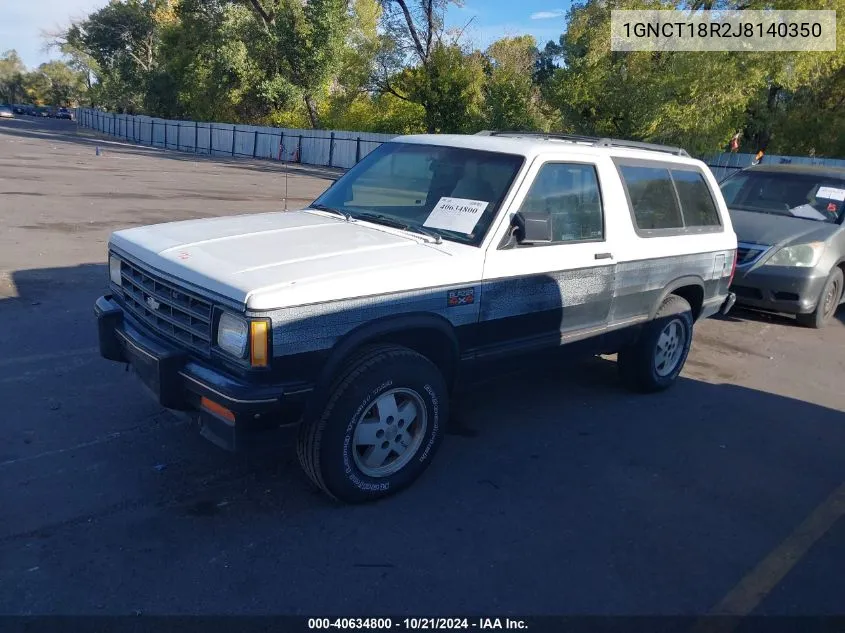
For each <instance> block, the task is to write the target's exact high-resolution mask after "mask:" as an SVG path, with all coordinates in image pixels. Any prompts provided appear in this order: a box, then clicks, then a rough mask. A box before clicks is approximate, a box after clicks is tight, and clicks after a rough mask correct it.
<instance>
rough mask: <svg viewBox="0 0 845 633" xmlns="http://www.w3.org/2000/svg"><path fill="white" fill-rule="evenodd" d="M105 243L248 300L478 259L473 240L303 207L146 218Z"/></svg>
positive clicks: (398, 285) (325, 291)
mask: <svg viewBox="0 0 845 633" xmlns="http://www.w3.org/2000/svg"><path fill="white" fill-rule="evenodd" d="M110 243H111V245H112V247H113V248H114V249H115V250H117V251H123V252H124V253H126V254H128V255H130V256H132V257H134V258H136V259H138V260H140V261H141V262H142V263H144V264H146V265H148V266H150V267H152V268H154V269H156V270H158V271H159V272H161V273H164V275H165V276H169V277H171V278H174V279H175V280H177V281H183V282H187V283H188V284H189V285H191V286H194V287H196V288H198V289H199V290H201V291H202V290H204V291H206V292H211V293H214V294H217V295H222V296H224V297H226V298H228V299H230V300H232V301H234V302H236V303H239V304H243V305H244V306H245V307H246V308H247V309H251V310H270V309H274V308H282V307H288V306H294V305H304V304H310V303H318V302H324V301H332V300H337V299H344V298H354V297H360V296H367V295H373V294H380V293H386V292H395V291H399V290H404V289H407V288H409V287H411V288H413V287H430V286H435V285H445V284H450V283H462V282H464V281H469V280H477V279H479V278H480V276H481V267H482V266H483V258H482V255H481V252H480V249H477V248H475V247H471V246H465V245H460V244H455V243H448V242H444V243H443V244H442V245H435V244H432V243H427V242H426V241H425V238H422V237H421V238H419V239H418V238H417V237H416V236H413V235H409V234H406V233H403V232H401V231H397V230H395V229H391V228H387V227H381V226H377V225H373V224H370V223H367V222H358V221H351V222H347V221H345V220H344V219H343V218H340V217H337V218H336V217H333V216H327V215H323V214H320V213H317V212H313V211H308V210H303V211H285V212H276V213H258V214H250V215H238V216H226V217H217V218H207V219H201V220H188V221H183V222H169V223H166V224H155V225H151V226H143V227H137V228H131V229H126V230H123V231H118V232H116V233H114V234H112V238H111V242H110ZM417 279H418V280H420V281H419V282H416V281H414V280H417Z"/></svg>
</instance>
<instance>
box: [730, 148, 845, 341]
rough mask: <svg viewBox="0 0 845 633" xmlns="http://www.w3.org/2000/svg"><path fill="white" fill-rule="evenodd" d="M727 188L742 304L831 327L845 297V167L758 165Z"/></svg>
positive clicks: (736, 284) (737, 287) (737, 289)
mask: <svg viewBox="0 0 845 633" xmlns="http://www.w3.org/2000/svg"><path fill="white" fill-rule="evenodd" d="M720 186H721V189H722V194H723V195H724V197H725V202H726V203H727V205H728V208H729V209H730V213H731V218H732V219H733V225H734V228H735V230H736V233H737V236H738V239H739V249H738V251H737V265H736V277H735V278H734V285H733V286H732V287H731V289H732V290H733V291H734V292H735V293H736V296H737V303H740V304H745V305H747V306H749V307H752V308H758V309H762V310H769V311H774V312H785V313H788V314H794V315H795V316H796V318H797V320H798V322H799V323H801V324H802V325H806V326H808V327H813V328H821V327H824V326H825V325H826V324H827V323H828V322H830V321H831V319H832V318H833V315H834V314H835V313H836V309H837V308H838V306H839V305H840V304H841V303H842V302H843V300H845V293H843V288H845V226H843V220H845V169H839V168H834V167H819V166H809V165H757V166H755V167H749V168H747V169H743V170H742V171H739V172H737V173H735V174H734V175H732V176H731V177H730V178H727V179H725V180H723V181H722V183H721V185H720Z"/></svg>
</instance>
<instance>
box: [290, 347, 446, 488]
mask: <svg viewBox="0 0 845 633" xmlns="http://www.w3.org/2000/svg"><path fill="white" fill-rule="evenodd" d="M448 415H449V402H448V389H447V387H446V381H445V380H444V378H443V375H442V373H441V372H440V370H439V369H438V368H437V367H436V366H435V365H434V364H433V363H432V362H431V361H430V360H428V359H427V358H425V357H424V356H422V355H421V354H418V353H417V352H414V351H413V350H410V349H407V348H405V347H399V346H378V347H374V348H370V349H366V350H363V351H362V352H361V353H360V354H359V355H358V356H356V357H355V358H354V359H353V360H352V361H351V362H350V363H349V364H348V365H347V366H346V368H345V369H344V370H343V371H342V372H341V373H340V375H339V376H338V378H337V379H336V380H335V382H334V384H333V385H332V387H331V389H330V390H329V397H328V401H327V403H326V405H325V407H324V408H323V410H322V412H321V413H320V414H319V416H315V417H314V418H312V419H311V420H305V421H304V422H303V425H302V428H301V430H300V436H299V441H298V446H297V453H298V455H299V461H300V464H301V465H302V468H303V470H304V471H305V472H306V474H307V475H308V476H309V478H310V479H311V481H313V482H314V484H315V485H317V486H318V487H319V488H320V489H321V490H323V491H324V492H325V493H326V494H328V495H329V496H330V497H332V498H334V499H338V500H340V501H344V502H347V503H361V502H366V501H373V500H376V499H379V498H381V497H385V496H387V495H390V494H393V493H396V492H399V491H400V490H402V489H404V488H406V487H408V486H409V485H410V484H411V483H413V482H414V481H415V480H416V479H417V478H418V477H419V476H420V475H421V474H422V473H423V472H424V471H425V469H426V468H427V467H428V465H429V464H430V463H431V460H432V458H433V457H434V454H435V452H436V451H437V448H438V447H439V445H440V442H441V441H442V440H443V436H444V431H445V426H446V421H447V419H448Z"/></svg>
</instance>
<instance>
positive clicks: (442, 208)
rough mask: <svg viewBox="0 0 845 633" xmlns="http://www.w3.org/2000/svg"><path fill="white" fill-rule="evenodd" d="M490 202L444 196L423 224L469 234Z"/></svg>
mask: <svg viewBox="0 0 845 633" xmlns="http://www.w3.org/2000/svg"><path fill="white" fill-rule="evenodd" d="M488 204H489V203H488V202H486V201H484V200H470V199H469V198H448V197H445V196H444V197H443V198H440V200H438V201H437V204H436V205H434V208H433V209H432V210H431V213H430V214H429V215H428V218H426V220H425V223H424V224H423V226H427V227H430V228H432V229H443V230H444V231H454V232H455V233H464V234H466V235H469V234H470V233H472V231H473V229H475V225H476V224H478V221H479V220H480V219H481V216H482V214H483V213H484V210H485V209H486V208H487V205H488Z"/></svg>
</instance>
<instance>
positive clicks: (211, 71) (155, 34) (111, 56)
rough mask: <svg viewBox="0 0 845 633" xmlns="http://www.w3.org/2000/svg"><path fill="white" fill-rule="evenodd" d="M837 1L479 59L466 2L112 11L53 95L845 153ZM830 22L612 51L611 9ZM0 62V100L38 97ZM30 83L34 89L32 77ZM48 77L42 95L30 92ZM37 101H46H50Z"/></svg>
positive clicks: (81, 42)
mask: <svg viewBox="0 0 845 633" xmlns="http://www.w3.org/2000/svg"><path fill="white" fill-rule="evenodd" d="M841 2H842V0H580V1H579V2H577V3H576V4H574V5H572V7H571V9H570V11H569V14H568V16H567V28H566V30H565V32H563V33H561V35H560V37H559V38H558V39H556V40H554V41H549V42H546V43H544V44H542V45H541V46H538V44H537V42H535V41H534V39H533V38H532V37H530V36H527V35H526V36H519V37H503V38H501V39H499V40H497V41H494V42H491V43H490V44H489V45H488V46H487V47H486V49H484V50H477V49H475V48H473V47H471V46H469V45H468V44H467V43H466V42H465V41H463V33H462V31H461V30H458V31H455V30H449V29H447V28H446V12H447V11H448V10H449V8H450V7H452V6H455V5H459V4H461V0H308V1H307V2H306V1H304V0H111V1H110V2H109V4H107V5H106V6H105V7H103V8H102V9H99V10H98V11H94V12H93V13H91V14H90V15H89V16H88V17H87V18H85V19H84V20H82V21H80V22H78V23H77V24H73V25H71V26H69V27H68V28H67V29H65V30H64V31H62V32H61V33H57V34H53V35H51V36H49V38H48V39H49V41H50V43H51V45H52V46H54V47H55V48H57V49H58V50H59V51H60V52H61V53H62V54H63V55H65V57H66V59H67V60H68V61H67V64H66V66H65V67H66V68H68V67H69V69H70V70H71V71H73V72H75V73H77V74H76V75H74V76H73V78H71V77H68V80H67V81H65V80H64V79H60V80H59V81H58V83H56V77H58V76H59V75H61V74H62V73H58V68H57V69H56V73H53V75H56V77H54V76H53V75H50V73H51V72H53V71H52V70H51V71H49V72H48V71H44V72H45V73H47V75H50V77H51V80H52V81H53V85H54V86H55V85H61V86H65V85H70V84H73V85H74V86H76V87H75V88H73V89H70V88H68V90H66V91H65V92H64V93H62V94H61V95H60V94H59V92H57V91H54V92H53V93H52V94H51V96H50V97H49V98H51V99H60V98H64V99H70V98H72V97H71V94H72V93H73V92H74V91H77V92H78V90H79V84H78V83H74V82H78V79H79V77H81V78H82V89H83V90H85V89H86V88H87V97H88V99H89V100H90V101H91V102H94V103H97V104H101V105H105V106H106V107H108V108H111V109H116V110H123V111H130V112H131V111H136V112H145V113H149V114H153V115H159V116H166V117H183V118H192V119H198V120H225V121H233V122H244V123H267V124H276V125H285V126H296V127H303V126H310V127H331V128H336V129H337V128H346V129H357V130H362V131H367V130H370V131H379V132H394V133H404V132H419V131H428V132H475V131H477V130H480V129H499V130H503V129H508V130H545V131H561V132H573V133H580V134H592V135H599V136H608V135H609V136H617V137H624V138H630V139H637V140H647V141H654V142H662V143H671V144H676V145H682V146H684V147H686V148H687V149H688V150H690V151H692V152H696V153H706V152H714V151H719V150H721V149H723V148H724V147H725V146H726V144H727V143H728V141H729V139H730V138H731V137H732V136H733V135H734V134H735V133H737V132H741V133H742V149H743V150H746V151H756V150H757V149H759V148H765V149H767V150H768V151H769V152H783V153H809V152H812V153H815V154H816V155H819V156H825V155H828V156H829V155H839V156H843V155H845V45H843V38H845V22H844V21H845V11H842V10H841ZM739 7H741V8H747V9H769V8H776V9H840V10H839V12H838V20H839V23H838V33H839V46H838V49H837V51H835V52H795V53H745V52H707V53H688V52H631V53H621V52H614V51H611V49H610V28H609V24H610V12H611V10H612V9H644V8H662V9H667V8H676V9H682V10H693V11H697V10H701V9H733V8H739ZM19 61H20V60H17V62H15V60H14V59H13V58H10V57H9V55H8V54H7V56H6V57H4V58H2V59H0V98H5V99H7V100H8V99H9V95H14V94H19V93H20V92H21V91H22V90H28V91H31V92H33V93H39V94H41V93H44V92H45V91H47V90H48V89H47V88H45V87H44V86H43V85H41V84H42V83H46V80H45V78H44V76H43V75H38V76H33V77H31V78H30V79H29V80H28V81H29V82H30V85H29V87H28V88H27V84H26V82H25V81H24V78H25V77H28V76H29V75H27V73H26V69H23V68H22V65H21V64H20V63H19ZM39 77H40V79H39ZM39 82H41V83H39ZM45 98H47V97H45Z"/></svg>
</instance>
